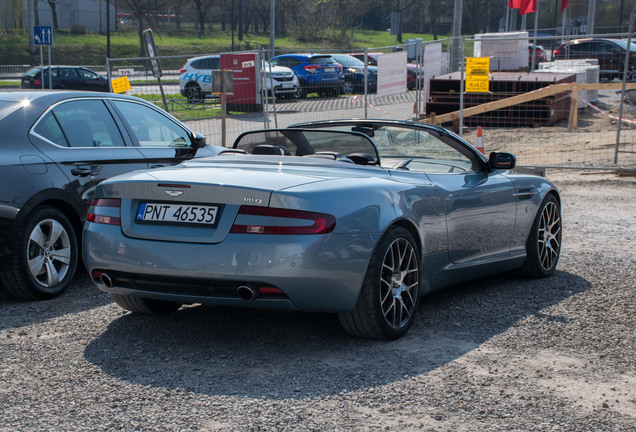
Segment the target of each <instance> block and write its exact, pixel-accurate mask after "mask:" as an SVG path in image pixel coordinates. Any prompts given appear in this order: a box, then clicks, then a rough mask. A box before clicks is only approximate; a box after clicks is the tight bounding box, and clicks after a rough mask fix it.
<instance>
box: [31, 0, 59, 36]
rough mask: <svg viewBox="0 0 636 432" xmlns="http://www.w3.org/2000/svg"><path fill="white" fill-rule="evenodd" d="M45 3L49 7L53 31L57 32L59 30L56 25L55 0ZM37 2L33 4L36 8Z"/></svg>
mask: <svg viewBox="0 0 636 432" xmlns="http://www.w3.org/2000/svg"><path fill="white" fill-rule="evenodd" d="M46 2H47V3H48V4H49V7H50V8H51V16H52V17H53V29H54V30H58V29H59V28H60V26H59V23H58V19H57V4H56V0H46ZM37 3H38V2H37V1H36V2H35V4H36V7H37Z"/></svg>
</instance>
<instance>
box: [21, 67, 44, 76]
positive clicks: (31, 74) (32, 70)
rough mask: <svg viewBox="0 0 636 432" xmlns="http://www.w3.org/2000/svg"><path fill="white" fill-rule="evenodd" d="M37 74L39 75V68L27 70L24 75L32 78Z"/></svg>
mask: <svg viewBox="0 0 636 432" xmlns="http://www.w3.org/2000/svg"><path fill="white" fill-rule="evenodd" d="M39 73H40V68H33V69H29V70H28V71H26V72H25V73H24V74H25V75H28V76H30V77H34V76H36V75H37V74H39Z"/></svg>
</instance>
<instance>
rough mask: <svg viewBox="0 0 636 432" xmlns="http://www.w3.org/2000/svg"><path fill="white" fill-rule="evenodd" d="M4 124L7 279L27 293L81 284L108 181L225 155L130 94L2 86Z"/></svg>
mask: <svg viewBox="0 0 636 432" xmlns="http://www.w3.org/2000/svg"><path fill="white" fill-rule="evenodd" d="M0 131H2V132H1V135H0V183H1V184H2V187H0V288H3V289H4V291H5V292H6V293H9V294H10V295H12V296H13V297H18V298H22V299H49V298H52V297H55V296H57V295H59V294H61V293H62V292H63V291H64V290H65V289H66V288H67V287H68V286H69V284H70V283H71V280H72V279H73V275H74V274H75V270H76V269H77V267H78V263H79V262H80V259H79V258H80V250H79V238H80V236H81V234H82V225H83V223H84V217H85V216H86V211H87V209H88V207H89V205H90V203H91V201H92V197H93V191H94V190H95V186H96V185H97V184H98V183H99V182H100V181H102V180H104V179H106V178H108V177H110V176H114V175H117V174H122V173H125V172H128V171H133V170H136V169H148V168H152V167H161V166H166V165H174V164H177V163H179V162H182V161H184V160H186V159H190V158H193V157H195V156H210V155H214V154H216V152H215V151H213V150H212V147H208V146H206V145H205V139H204V138H203V136H201V135H199V134H195V133H194V132H192V131H190V130H189V129H188V128H187V127H185V126H184V125H183V124H181V123H180V122H179V121H177V120H176V119H175V118H173V117H172V116H170V115H169V114H167V113H166V112H164V111H163V110H161V109H159V108H157V107H155V106H154V105H152V104H150V103H148V102H145V101H143V100H141V99H138V98H135V97H132V96H125V95H115V94H104V93H95V92H80V91H65V90H54V91H39V90H36V91H13V92H0Z"/></svg>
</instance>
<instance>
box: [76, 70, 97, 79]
mask: <svg viewBox="0 0 636 432" xmlns="http://www.w3.org/2000/svg"><path fill="white" fill-rule="evenodd" d="M77 73H78V74H79V76H80V77H81V78H83V79H88V80H94V79H98V78H99V75H97V74H95V73H93V72H91V71H89V70H86V69H78V70H77Z"/></svg>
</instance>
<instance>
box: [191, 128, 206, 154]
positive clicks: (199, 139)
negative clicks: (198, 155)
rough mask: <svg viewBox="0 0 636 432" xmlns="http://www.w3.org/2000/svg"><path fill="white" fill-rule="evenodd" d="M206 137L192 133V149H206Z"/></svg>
mask: <svg viewBox="0 0 636 432" xmlns="http://www.w3.org/2000/svg"><path fill="white" fill-rule="evenodd" d="M205 145H206V142H205V136H204V135H201V134H200V133H199V132H193V133H192V148H193V149H195V150H198V149H200V148H203V147H205Z"/></svg>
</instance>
